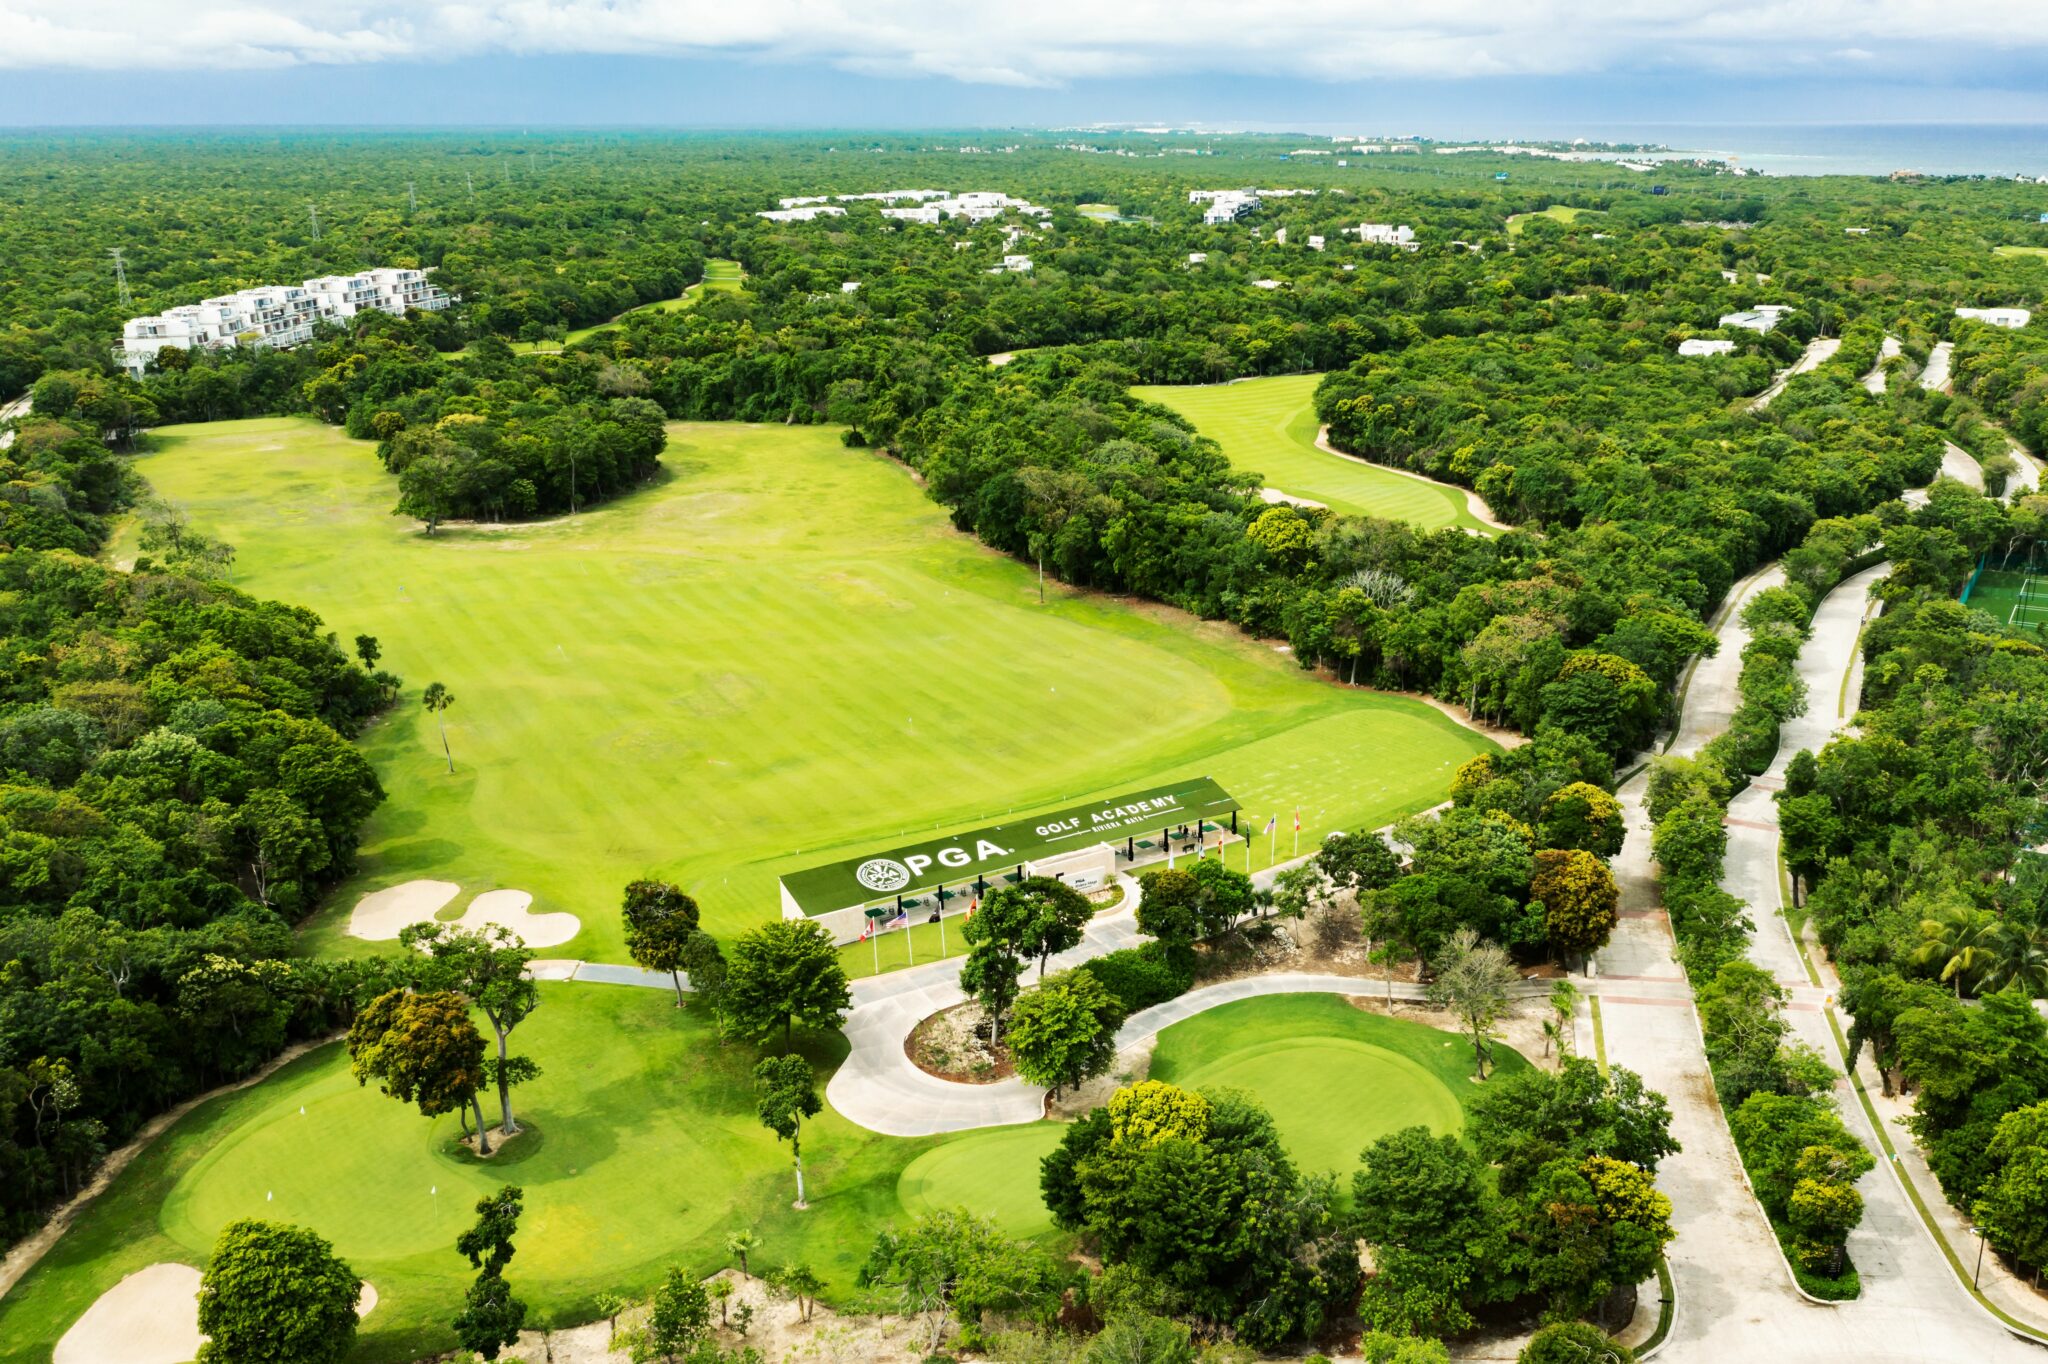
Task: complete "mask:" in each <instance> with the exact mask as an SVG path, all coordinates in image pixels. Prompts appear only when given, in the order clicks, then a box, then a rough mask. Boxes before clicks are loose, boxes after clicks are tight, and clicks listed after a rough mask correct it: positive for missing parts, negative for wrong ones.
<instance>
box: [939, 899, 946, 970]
mask: <svg viewBox="0 0 2048 1364" xmlns="http://www.w3.org/2000/svg"><path fill="white" fill-rule="evenodd" d="M945 959H946V902H945V901H944V900H941V901H939V960H940V961H944V960H945Z"/></svg>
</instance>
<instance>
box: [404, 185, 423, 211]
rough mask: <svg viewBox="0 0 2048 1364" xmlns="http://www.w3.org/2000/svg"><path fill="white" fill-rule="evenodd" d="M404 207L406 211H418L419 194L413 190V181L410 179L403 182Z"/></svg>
mask: <svg viewBox="0 0 2048 1364" xmlns="http://www.w3.org/2000/svg"><path fill="white" fill-rule="evenodd" d="M405 208H406V212H408V213H417V212H419V211H420V196H419V194H418V193H417V192H416V191H415V189H414V187H413V182H412V181H410V180H408V181H406V182H405Z"/></svg>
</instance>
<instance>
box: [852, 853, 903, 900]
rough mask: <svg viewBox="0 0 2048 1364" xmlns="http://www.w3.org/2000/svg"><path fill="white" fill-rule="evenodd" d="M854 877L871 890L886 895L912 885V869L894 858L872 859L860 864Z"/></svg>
mask: <svg viewBox="0 0 2048 1364" xmlns="http://www.w3.org/2000/svg"><path fill="white" fill-rule="evenodd" d="M853 877H854V880H856V881H858V882H860V883H861V884H862V885H864V886H866V887H867V888H868V889H869V890H873V891H879V892H881V893H882V894H884V895H886V894H888V893H889V892H890V891H892V890H901V889H903V888H904V887H905V886H907V885H909V884H910V868H908V867H906V866H904V865H903V864H902V863H901V862H898V861H895V860H894V859H892V858H887V857H871V858H869V859H868V860H867V861H865V862H863V863H861V864H860V866H859V867H858V868H857V869H856V870H855V871H854V873H853Z"/></svg>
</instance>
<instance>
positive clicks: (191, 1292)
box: [50, 1264, 203, 1364]
mask: <svg viewBox="0 0 2048 1364" xmlns="http://www.w3.org/2000/svg"><path fill="white" fill-rule="evenodd" d="M198 1295H199V1271H198V1270H196V1269H194V1268H192V1266H190V1265H176V1264H155V1265H151V1266H150V1267H149V1268H147V1269H138V1270H136V1271H135V1272H134V1273H133V1274H130V1275H129V1276H128V1277H127V1278H125V1279H123V1280H121V1282H119V1283H117V1284H115V1285H114V1286H113V1287H112V1288H109V1289H108V1290H107V1291H106V1292H104V1293H102V1294H100V1296H99V1300H98V1301H96V1302H95V1303H93V1305H92V1306H90V1307H88V1308H86V1309H85V1315H84V1316H82V1317H80V1318H79V1319H78V1320H77V1321H76V1322H75V1323H73V1324H72V1327H71V1329H70V1330H68V1331H66V1332H65V1333H64V1338H63V1339H62V1340H60V1341H58V1342H57V1349H56V1351H55V1352H54V1353H53V1354H52V1355H51V1356H50V1358H51V1361H52V1364H182V1361H184V1360H188V1359H191V1358H192V1357H193V1356H194V1355H197V1354H198V1353H199V1345H200V1341H201V1340H202V1339H203V1338H202V1337H201V1336H200V1334H199V1296H198Z"/></svg>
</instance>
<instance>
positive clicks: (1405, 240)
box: [1355, 223, 1422, 251]
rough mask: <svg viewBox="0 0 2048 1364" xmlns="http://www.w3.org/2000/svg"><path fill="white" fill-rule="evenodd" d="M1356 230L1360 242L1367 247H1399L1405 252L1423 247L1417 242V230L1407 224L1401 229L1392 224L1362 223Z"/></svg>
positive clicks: (1403, 224)
mask: <svg viewBox="0 0 2048 1364" xmlns="http://www.w3.org/2000/svg"><path fill="white" fill-rule="evenodd" d="M1355 230H1356V232H1357V234H1358V240H1360V241H1362V242H1364V243H1365V244H1366V245H1367V246H1398V247H1400V248H1401V249H1402V250H1403V251H1414V250H1418V249H1419V248H1420V247H1421V245H1422V244H1421V243H1420V242H1418V241H1416V240H1415V229H1414V228H1412V227H1410V226H1408V224H1406V223H1402V224H1401V225H1400V226H1399V227H1396V226H1394V224H1392V223H1360V224H1359V225H1358V227H1357V228H1356V229H1355Z"/></svg>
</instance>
